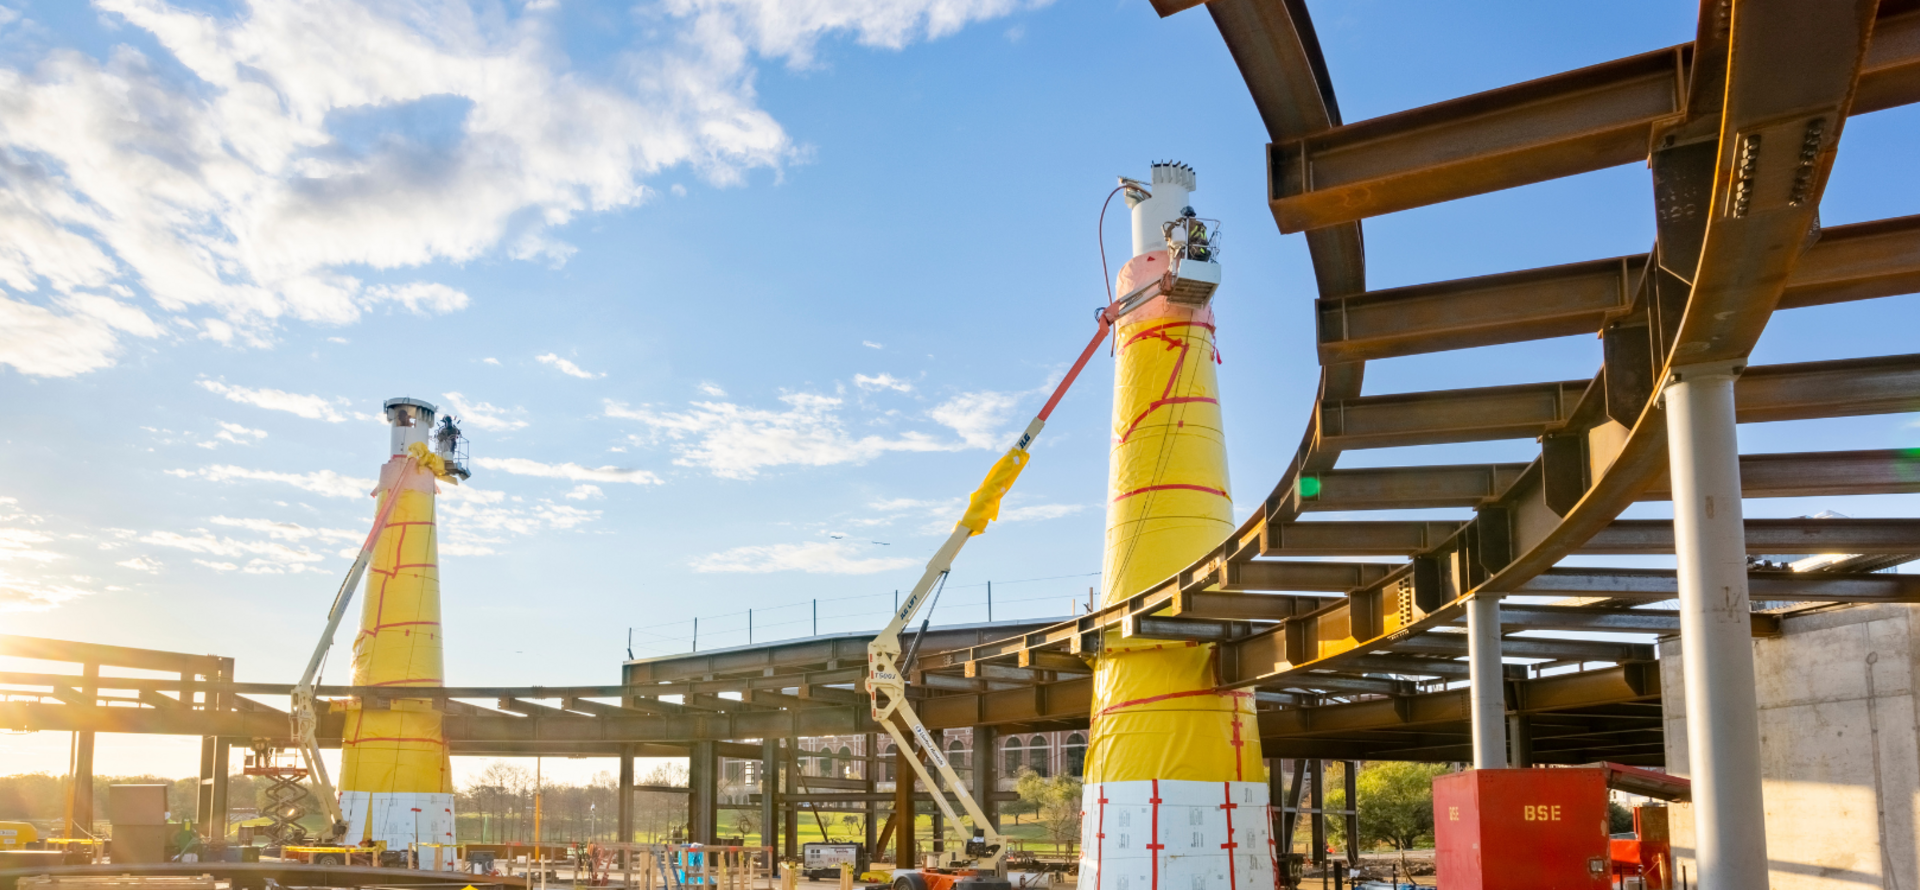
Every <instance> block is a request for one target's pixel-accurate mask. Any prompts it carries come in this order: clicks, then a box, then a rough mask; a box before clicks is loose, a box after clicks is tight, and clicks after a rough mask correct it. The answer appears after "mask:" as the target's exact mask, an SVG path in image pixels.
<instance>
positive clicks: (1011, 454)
mask: <svg viewBox="0 0 1920 890" xmlns="http://www.w3.org/2000/svg"><path fill="white" fill-rule="evenodd" d="M1032 459H1033V455H1031V454H1028V453H1027V452H1025V451H1022V450H1021V449H1018V448H1010V449H1007V453H1006V454H1003V455H1000V459H999V460H997V461H994V462H993V469H991V470H988V471H987V478H986V479H984V480H982V481H981V483H980V487H979V488H976V489H974V490H973V495H972V497H970V498H968V499H967V513H966V515H965V516H962V517H960V521H959V522H958V523H957V524H956V527H959V528H965V529H966V530H968V531H969V532H972V534H971V535H968V537H972V536H973V535H978V534H980V533H981V532H984V531H986V530H987V523H988V522H989V521H991V520H994V519H999V518H1000V499H1001V498H1003V497H1006V496H1007V491H1008V490H1009V489H1011V488H1013V483H1014V480H1016V479H1019V478H1020V471H1021V470H1024V469H1026V468H1027V462H1028V461H1030V460H1032Z"/></svg>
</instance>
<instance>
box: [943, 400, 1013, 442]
mask: <svg viewBox="0 0 1920 890" xmlns="http://www.w3.org/2000/svg"><path fill="white" fill-rule="evenodd" d="M1019 401H1020V397H1019V395H1018V394H1016V393H1005V392H970V393H961V394H960V395H957V396H954V397H953V398H951V399H948V400H947V401H946V402H943V403H941V404H940V405H939V406H937V407H935V408H934V409H933V410H932V411H929V412H927V416H929V417H931V418H933V420H934V422H936V423H938V424H940V425H941V426H945V427H949V428H951V429H952V430H953V431H954V432H956V433H959V434H960V438H961V439H962V440H964V441H965V442H966V443H967V447H968V448H996V447H999V446H1002V445H1006V444H1007V442H1006V440H1007V439H1008V438H1009V437H1010V433H1008V432H1007V431H1006V430H1005V429H1004V427H1005V425H1006V422H1007V419H1008V417H1009V416H1010V415H1011V414H1012V413H1013V409H1014V406H1015V405H1017V404H1018V403H1019Z"/></svg>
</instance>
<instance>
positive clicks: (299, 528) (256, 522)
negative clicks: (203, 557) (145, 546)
mask: <svg viewBox="0 0 1920 890" xmlns="http://www.w3.org/2000/svg"><path fill="white" fill-rule="evenodd" d="M207 521H208V522H211V523H213V524H214V525H223V526H226V527H228V528H243V529H246V530H247V531H251V532H258V533H260V534H264V535H266V536H267V537H270V538H273V539H275V540H280V541H304V540H307V539H308V538H317V539H319V540H320V541H323V542H324V541H346V542H348V543H355V544H357V543H359V542H360V541H362V540H365V538H366V536H367V533H366V532H364V531H359V532H356V531H351V530H349V529H344V528H308V527H306V526H304V525H301V524H299V523H297V522H281V521H276V520H272V519H251V518H241V519H235V518H233V517H231V516H215V517H213V518H211V519H209V520H207Z"/></svg>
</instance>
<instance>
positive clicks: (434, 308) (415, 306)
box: [362, 281, 470, 315]
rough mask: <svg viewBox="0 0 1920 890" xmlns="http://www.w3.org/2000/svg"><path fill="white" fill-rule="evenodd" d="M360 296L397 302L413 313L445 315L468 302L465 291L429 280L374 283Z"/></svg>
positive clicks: (463, 306) (371, 299)
mask: <svg viewBox="0 0 1920 890" xmlns="http://www.w3.org/2000/svg"><path fill="white" fill-rule="evenodd" d="M362 296H363V297H365V299H366V300H367V301H368V302H372V303H380V302H391V303H399V304H400V305H402V306H405V307H407V309H408V310H409V311H411V312H412V313H413V314H415V315H445V314H446V313H449V312H458V311H460V310H462V309H465V308H467V304H468V303H469V302H470V301H469V300H468V298H467V295H466V294H465V293H462V292H460V291H457V290H454V289H453V288H450V287H448V286H446V285H444V284H438V283H435V282H431V281H420V282H415V283H413V284H402V285H398V286H388V285H384V284H382V285H376V286H374V287H370V288H367V289H366V290H365V291H364V292H363V293H362Z"/></svg>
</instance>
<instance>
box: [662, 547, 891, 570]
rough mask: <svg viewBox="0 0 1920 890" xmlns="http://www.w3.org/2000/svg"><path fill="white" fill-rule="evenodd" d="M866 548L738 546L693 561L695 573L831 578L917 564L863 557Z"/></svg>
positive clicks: (888, 558)
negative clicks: (861, 551)
mask: <svg viewBox="0 0 1920 890" xmlns="http://www.w3.org/2000/svg"><path fill="white" fill-rule="evenodd" d="M861 546H863V545H859V544H856V543H854V542H851V541H810V542H807V543H804V544H771V545H766V546H756V547H735V548H733V549H731V550H723V551H721V552H719V553H712V554H708V555H706V556H703V557H700V558H699V559H696V560H694V561H693V563H692V566H693V570H694V571H696V572H749V573H754V574H761V573H766V572H811V573H814V574H828V575H871V574H873V573H875V572H887V571H892V570H894V569H903V568H907V567H909V566H912V565H915V564H917V560H914V559H913V558H911V557H870V556H869V557H863V556H859V555H858V552H859V549H860V547H861Z"/></svg>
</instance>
